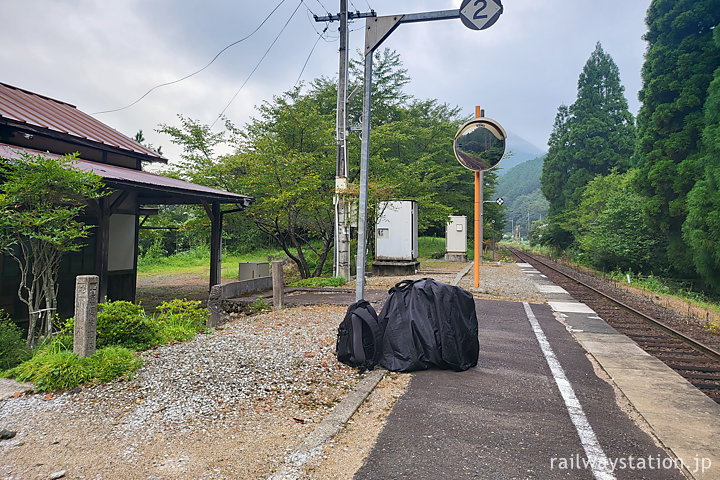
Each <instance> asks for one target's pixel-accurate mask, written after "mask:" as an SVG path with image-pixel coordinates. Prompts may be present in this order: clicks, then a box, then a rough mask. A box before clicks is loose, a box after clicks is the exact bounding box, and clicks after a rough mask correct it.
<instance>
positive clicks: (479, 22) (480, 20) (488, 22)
mask: <svg viewBox="0 0 720 480" xmlns="http://www.w3.org/2000/svg"><path fill="white" fill-rule="evenodd" d="M502 13H503V6H502V2H501V0H463V2H462V4H461V5H460V20H462V22H463V24H465V26H466V27H468V28H469V29H471V30H485V29H486V28H488V27H491V26H493V24H495V22H497V19H498V18H499V17H500V15H501V14H502Z"/></svg>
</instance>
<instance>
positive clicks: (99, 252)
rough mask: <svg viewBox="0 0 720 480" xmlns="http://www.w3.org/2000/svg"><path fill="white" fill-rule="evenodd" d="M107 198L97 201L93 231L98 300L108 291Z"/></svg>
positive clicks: (103, 297)
mask: <svg viewBox="0 0 720 480" xmlns="http://www.w3.org/2000/svg"><path fill="white" fill-rule="evenodd" d="M107 202H108V201H107V199H105V198H101V199H100V200H99V201H98V225H97V230H96V232H95V241H96V242H97V243H96V246H95V252H96V256H95V273H96V274H97V276H98V277H99V283H98V288H97V294H98V298H97V301H98V302H104V301H105V297H107V291H108V258H109V255H110V213H109V212H108V207H107Z"/></svg>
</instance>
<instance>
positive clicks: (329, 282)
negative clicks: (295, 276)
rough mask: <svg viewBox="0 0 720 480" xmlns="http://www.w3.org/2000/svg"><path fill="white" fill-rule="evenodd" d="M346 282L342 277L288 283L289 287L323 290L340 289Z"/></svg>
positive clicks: (306, 279)
mask: <svg viewBox="0 0 720 480" xmlns="http://www.w3.org/2000/svg"><path fill="white" fill-rule="evenodd" d="M345 283H346V280H345V279H344V278H343V277H329V278H328V277H311V278H304V279H302V280H298V281H297V282H292V283H289V284H288V286H290V287H310V288H323V287H340V286H342V285H345Z"/></svg>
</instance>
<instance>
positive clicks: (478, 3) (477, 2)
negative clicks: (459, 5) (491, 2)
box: [473, 0, 487, 20]
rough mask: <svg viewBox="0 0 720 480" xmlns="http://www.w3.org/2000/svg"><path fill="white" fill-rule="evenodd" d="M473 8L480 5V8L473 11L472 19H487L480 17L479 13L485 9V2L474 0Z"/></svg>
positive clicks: (485, 0)
mask: <svg viewBox="0 0 720 480" xmlns="http://www.w3.org/2000/svg"><path fill="white" fill-rule="evenodd" d="M473 5H474V6H476V7H477V6H478V5H480V8H478V9H477V10H475V14H474V15H473V19H475V20H480V19H482V18H487V15H480V12H482V11H483V10H485V7H487V0H475V3H474V4H473Z"/></svg>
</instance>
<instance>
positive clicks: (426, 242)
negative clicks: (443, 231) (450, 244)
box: [418, 237, 445, 258]
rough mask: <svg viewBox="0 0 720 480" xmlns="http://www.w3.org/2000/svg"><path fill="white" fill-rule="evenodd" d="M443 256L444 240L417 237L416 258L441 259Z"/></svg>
mask: <svg viewBox="0 0 720 480" xmlns="http://www.w3.org/2000/svg"><path fill="white" fill-rule="evenodd" d="M444 256H445V239H444V238H441V237H419V238H418V257H420V258H443V257H444Z"/></svg>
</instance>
